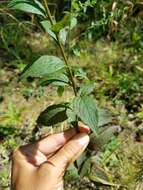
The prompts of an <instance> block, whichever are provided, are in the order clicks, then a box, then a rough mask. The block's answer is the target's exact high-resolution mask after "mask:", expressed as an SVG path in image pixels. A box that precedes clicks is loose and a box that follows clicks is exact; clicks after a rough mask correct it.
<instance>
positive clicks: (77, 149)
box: [49, 133, 89, 174]
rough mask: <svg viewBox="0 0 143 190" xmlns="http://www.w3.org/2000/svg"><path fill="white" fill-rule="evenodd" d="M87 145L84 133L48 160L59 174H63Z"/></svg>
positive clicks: (87, 138)
mask: <svg viewBox="0 0 143 190" xmlns="http://www.w3.org/2000/svg"><path fill="white" fill-rule="evenodd" d="M88 143H89V136H88V135H87V134H85V133H80V134H77V135H76V136H75V137H73V138H72V139H71V140H70V141H69V142H68V143H67V144H65V146H64V147H63V148H61V149H60V150H59V151H58V152H57V153H56V154H55V155H54V156H53V157H51V158H50V159H49V162H51V163H52V164H53V165H54V166H55V167H56V169H57V170H58V172H59V173H60V174H62V173H64V172H65V169H66V168H67V167H68V165H69V164H70V163H72V162H74V161H75V160H76V159H77V157H78V156H79V155H80V154H81V153H82V152H83V151H84V149H85V148H86V147H87V145H88Z"/></svg>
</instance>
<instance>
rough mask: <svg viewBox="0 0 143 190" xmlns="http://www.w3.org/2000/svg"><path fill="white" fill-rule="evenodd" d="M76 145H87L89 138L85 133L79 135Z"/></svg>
mask: <svg viewBox="0 0 143 190" xmlns="http://www.w3.org/2000/svg"><path fill="white" fill-rule="evenodd" d="M78 143H79V144H80V145H82V146H87V145H88V143H89V136H88V135H87V134H86V133H83V134H79V136H78Z"/></svg>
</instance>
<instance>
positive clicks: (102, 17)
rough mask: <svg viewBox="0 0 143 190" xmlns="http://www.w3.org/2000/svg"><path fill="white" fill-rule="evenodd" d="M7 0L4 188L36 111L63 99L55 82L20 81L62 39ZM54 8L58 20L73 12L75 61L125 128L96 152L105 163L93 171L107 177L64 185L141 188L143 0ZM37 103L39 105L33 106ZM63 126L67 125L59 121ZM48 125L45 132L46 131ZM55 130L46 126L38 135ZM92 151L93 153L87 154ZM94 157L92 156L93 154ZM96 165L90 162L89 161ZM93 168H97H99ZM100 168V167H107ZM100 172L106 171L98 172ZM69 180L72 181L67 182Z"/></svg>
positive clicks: (1, 27) (2, 65)
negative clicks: (55, 38) (16, 150)
mask: <svg viewBox="0 0 143 190" xmlns="http://www.w3.org/2000/svg"><path fill="white" fill-rule="evenodd" d="M8 2H9V1H0V189H2V190H3V189H9V183H10V181H9V173H10V172H9V171H10V168H9V166H10V159H9V157H10V152H11V151H12V150H13V149H14V148H15V147H16V146H17V145H19V144H21V145H22V144H25V143H27V142H29V141H30V140H31V139H32V138H33V136H32V131H33V128H34V127H35V125H36V124H35V122H36V118H37V116H38V114H39V113H40V111H41V110H43V108H45V107H46V105H47V104H49V103H51V102H52V101H57V102H58V100H59V99H60V100H62V99H68V98H69V97H70V95H71V92H70V91H67V92H66V93H65V94H64V95H63V97H54V96H53V94H55V88H52V92H51V91H49V87H40V88H37V84H36V83H35V82H34V81H30V82H31V83H30V86H29V85H27V84H22V83H18V82H17V79H18V76H19V74H20V72H21V71H22V70H23V68H24V67H25V65H26V64H28V63H32V62H33V61H34V60H36V59H37V58H38V57H39V56H40V55H43V54H45V53H47V54H50V53H52V54H59V50H58V49H57V47H56V44H54V43H52V45H51V43H50V38H49V36H48V35H47V34H45V33H44V32H43V31H42V28H41V26H40V25H39V24H37V23H39V20H38V17H35V16H34V15H32V14H26V13H21V12H18V11H12V10H9V9H8V8H7V4H8ZM66 2H67V3H63V1H62V3H61V5H57V6H55V3H53V2H52V1H51V9H52V10H54V11H53V14H55V16H56V18H57V20H61V19H62V17H63V15H64V12H61V14H60V10H62V11H63V10H66V11H69V10H70V11H71V12H72V14H73V15H74V17H75V18H76V21H75V24H76V27H75V28H74V29H73V30H72V31H71V33H70V35H69V39H68V40H67V42H66V53H67V55H68V57H69V60H70V62H71V64H73V65H75V64H79V65H80V66H81V67H82V68H83V70H85V71H87V74H88V77H89V78H91V79H93V80H94V83H95V88H94V92H93V95H94V96H95V98H96V99H97V102H98V104H99V105H101V106H102V107H105V108H108V109H109V110H111V111H112V112H113V113H114V114H115V116H114V120H113V123H112V125H113V124H114V125H119V126H120V128H121V131H120V132H118V135H115V136H114V137H113V138H111V139H110V141H109V142H108V143H107V145H105V146H104V147H102V149H101V150H100V151H99V152H98V153H99V154H100V156H98V155H97V156H96V158H97V160H98V159H99V158H100V168H102V169H99V168H96V164H93V163H92V165H93V166H92V169H91V171H92V172H93V173H94V174H95V176H96V175H97V173H98V172H97V173H96V171H98V169H99V173H102V175H103V176H105V173H106V177H105V178H104V180H105V179H106V180H107V179H108V180H109V181H110V183H115V184H119V187H118V186H114V185H106V184H105V183H104V182H105V181H102V180H99V179H98V180H97V179H96V180H95V179H94V178H93V177H91V176H90V178H88V179H84V180H82V179H80V180H81V185H80V186H79V181H80V180H79V179H78V178H77V179H74V180H70V183H69V182H68V183H67V184H66V189H67V190H68V189H74V190H75V189H78V190H80V189H85V190H86V189H101V190H102V189H104V190H105V189H110V190H114V189H115V190H118V189H129V190H137V189H139V190H141V189H142V188H143V185H142V184H143V181H142V176H143V172H142V168H143V164H142V155H143V147H142V146H143V135H142V130H143V122H142V121H143V63H142V60H143V2H142V1H141V0H130V1H127V0H125V1H123V0H118V1H115V0H100V1H99V0H80V1H79V0H73V1H72V6H71V7H70V1H66ZM33 108H34V109H33ZM61 128H62V126H61ZM42 130H43V131H42ZM47 132H49V131H48V129H41V131H40V132H39V133H40V134H38V135H39V136H42V135H44V134H45V133H47ZM86 156H87V155H86ZM87 159H88V156H87ZM87 163H88V164H90V162H87ZM94 167H95V168H94ZM101 171H102V172H101ZM99 176H100V175H99ZM67 181H68V179H67Z"/></svg>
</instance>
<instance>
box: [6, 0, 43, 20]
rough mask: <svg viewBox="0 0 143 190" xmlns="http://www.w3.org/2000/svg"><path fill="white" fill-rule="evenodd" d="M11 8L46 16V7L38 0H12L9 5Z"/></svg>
mask: <svg viewBox="0 0 143 190" xmlns="http://www.w3.org/2000/svg"><path fill="white" fill-rule="evenodd" d="M8 7H9V8H11V9H17V10H21V11H24V12H28V13H33V14H38V15H41V16H44V17H45V9H44V7H43V5H42V4H41V3H40V2H38V1H36V0H35V1H30V0H12V1H11V2H10V3H9V5H8Z"/></svg>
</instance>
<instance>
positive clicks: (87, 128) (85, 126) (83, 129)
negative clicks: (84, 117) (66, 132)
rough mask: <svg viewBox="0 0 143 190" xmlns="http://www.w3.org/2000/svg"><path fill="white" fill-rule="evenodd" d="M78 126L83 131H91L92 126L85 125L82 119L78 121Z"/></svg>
mask: <svg viewBox="0 0 143 190" xmlns="http://www.w3.org/2000/svg"><path fill="white" fill-rule="evenodd" d="M78 128H79V131H80V132H81V133H89V132H90V128H89V127H88V126H87V125H85V124H84V123H82V122H81V121H79V122H78Z"/></svg>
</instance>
